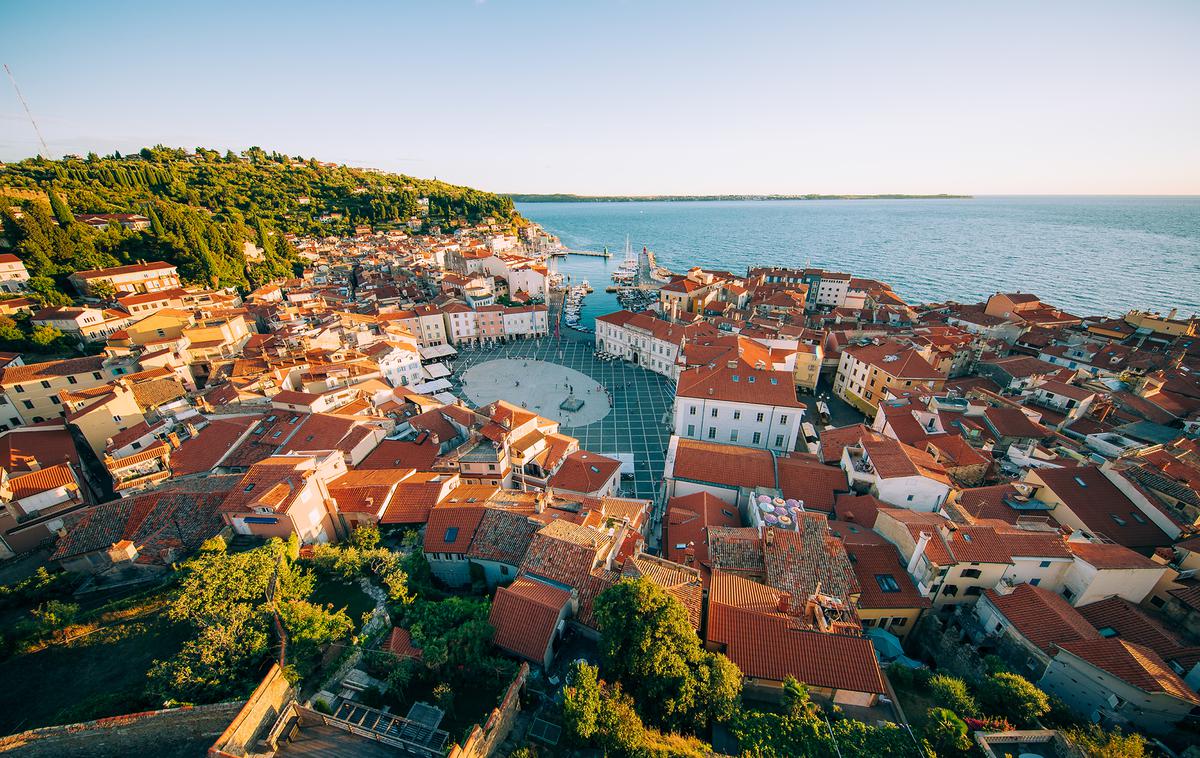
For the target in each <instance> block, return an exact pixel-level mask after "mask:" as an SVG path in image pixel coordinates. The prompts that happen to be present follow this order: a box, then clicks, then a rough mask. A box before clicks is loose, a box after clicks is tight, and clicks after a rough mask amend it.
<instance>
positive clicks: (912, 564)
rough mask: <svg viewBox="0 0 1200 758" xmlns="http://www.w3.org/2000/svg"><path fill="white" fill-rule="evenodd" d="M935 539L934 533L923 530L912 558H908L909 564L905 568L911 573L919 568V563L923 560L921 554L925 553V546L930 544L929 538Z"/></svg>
mask: <svg viewBox="0 0 1200 758" xmlns="http://www.w3.org/2000/svg"><path fill="white" fill-rule="evenodd" d="M931 539H933V535H932V534H930V533H929V532H921V535H920V537H919V538H918V539H917V546H916V547H915V548H913V554H912V558H909V559H908V566H907V567H906V568H905V570H906V571H908V573H909V574H912V573H913V572H915V571H916V570H917V565H918V564H919V563H920V561H921V556H922V555H924V554H925V548H926V547H927V546H928V545H929V540H931Z"/></svg>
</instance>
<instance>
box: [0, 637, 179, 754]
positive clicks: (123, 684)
mask: <svg viewBox="0 0 1200 758" xmlns="http://www.w3.org/2000/svg"><path fill="white" fill-rule="evenodd" d="M186 638H187V629H186V628H184V627H182V626H180V625H177V624H172V623H170V622H169V621H167V620H166V619H164V618H162V617H161V616H160V615H153V616H150V617H147V618H143V619H139V620H136V621H130V622H126V623H122V624H116V625H113V626H109V627H106V628H105V629H103V630H102V631H98V632H95V633H93V634H90V635H88V636H86V637H83V638H82V639H79V640H76V641H74V642H72V643H68V644H64V645H52V646H50V647H48V648H46V649H44V650H39V651H38V652H36V653H28V654H25V655H18V656H15V657H13V658H10V659H8V660H6V661H3V662H0V681H2V682H6V683H7V684H8V686H7V687H3V688H0V734H12V733H15V732H20V731H24V730H26V729H33V728H35V727H39V726H50V725H53V724H70V723H74V722H77V721H87V720H89V719H95V718H101V717H103V716H116V715H120V714H123V713H133V712H136V711H140V710H148V709H153V708H160V707H162V704H161V703H157V702H154V701H152V700H151V699H149V698H147V696H146V694H145V687H146V672H147V671H149V670H150V666H151V665H152V663H153V662H154V660H155V659H157V658H167V657H170V656H172V655H174V654H175V653H176V652H177V651H178V650H179V648H180V647H181V646H182V645H183V641H184V640H185V639H186Z"/></svg>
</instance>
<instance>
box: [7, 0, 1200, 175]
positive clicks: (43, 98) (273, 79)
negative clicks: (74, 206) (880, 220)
mask: <svg viewBox="0 0 1200 758" xmlns="http://www.w3.org/2000/svg"><path fill="white" fill-rule="evenodd" d="M1197 40H1200V2H1198V1H1197V0H1180V1H1178V2H1156V1H1154V0H1138V2H1105V1H1104V0H1087V1H1086V2H1070V1H1067V0H1062V1H1056V2H1044V1H1037V2H1023V1H1022V0H1012V1H1007V0H1006V2H1002V3H984V2H961V1H957V2H939V1H937V0H927V1H924V2H903V1H901V0H892V1H890V2H871V0H863V1H862V2H854V3H848V2H829V3H822V2H804V1H803V0H782V1H780V2H765V1H764V2H756V1H755V0H737V1H736V2H735V1H732V0H731V1H730V2H706V1H704V0H692V1H690V2H674V1H669V0H662V1H658V2H656V1H654V0H645V1H641V2H638V1H635V0H626V1H625V2H621V1H619V0H611V1H609V0H545V1H544V2H543V1H541V0H527V1H521V0H425V1H424V2H406V1H393V2H378V3H371V2H353V1H351V2H342V3H329V2H321V3H316V2H313V3H309V2H305V1H304V0H293V1H291V2H260V1H259V0H253V1H252V2H246V1H245V0H243V1H242V2H237V3H234V2H225V1H224V0H206V1H205V2H185V0H179V1H178V2H175V1H172V2H161V0H159V1H156V2H94V1H89V2H82V1H79V2H56V1H55V0H38V2H22V1H21V0H0V61H2V62H4V63H7V64H8V65H9V67H10V68H11V69H12V72H13V74H14V75H15V77H16V80H17V83H18V85H19V86H20V88H21V91H22V92H23V94H24V96H25V99H26V101H27V102H28V104H29V107H30V109H31V110H32V111H33V114H34V117H35V118H36V119H37V121H38V123H39V125H40V126H41V130H42V132H43V134H44V136H45V139H46V142H47V144H48V145H49V152H50V154H51V155H52V156H54V157H58V156H61V155H63V154H65V153H78V154H85V153H87V152H89V151H95V152H97V153H101V154H106V153H110V152H112V151H113V150H119V151H122V152H128V151H134V150H137V149H138V148H140V147H142V146H144V145H152V144H159V143H161V144H165V145H171V146H183V147H195V146H198V145H199V146H204V147H209V148H215V149H219V150H225V149H230V148H232V149H234V150H242V149H244V148H246V147H249V146H252V145H259V146H261V147H263V148H265V149H267V150H268V151H270V150H278V151H281V152H285V153H288V154H291V155H303V156H305V157H308V156H315V157H317V158H318V159H320V160H330V161H338V162H342V163H347V164H350V165H356V166H371V167H377V168H382V169H387V170H392V171H398V172H402V173H407V174H411V175H414V176H422V177H437V178H439V179H444V180H447V181H451V182H455V183H459V184H468V185H471V186H475V187H479V188H481V189H487V190H492V191H497V192H524V193H535V192H571V193H579V194H638V195H643V194H693V195H695V194H724V193H862V194H867V193H892V192H897V193H938V192H948V193H963V194H1200V44H1198V43H1197ZM39 151H40V146H39V143H38V141H37V138H36V136H35V134H34V131H33V128H32V126H31V125H30V123H29V121H28V119H27V117H26V116H25V113H24V111H23V109H22V107H21V105H20V102H19V100H18V99H17V97H16V94H15V93H14V91H13V87H12V85H11V83H10V82H9V81H7V80H5V81H3V82H0V160H5V161H10V160H17V159H21V158H25V157H29V156H32V155H35V154H37V153H38V152H39Z"/></svg>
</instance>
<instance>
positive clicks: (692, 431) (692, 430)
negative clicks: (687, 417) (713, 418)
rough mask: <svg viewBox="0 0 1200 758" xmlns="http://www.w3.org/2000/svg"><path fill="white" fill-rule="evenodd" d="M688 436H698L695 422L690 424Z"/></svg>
mask: <svg viewBox="0 0 1200 758" xmlns="http://www.w3.org/2000/svg"><path fill="white" fill-rule="evenodd" d="M687 436H689V437H695V436H696V425H695V424H688V433H687Z"/></svg>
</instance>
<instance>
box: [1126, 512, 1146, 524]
mask: <svg viewBox="0 0 1200 758" xmlns="http://www.w3.org/2000/svg"><path fill="white" fill-rule="evenodd" d="M1129 515H1130V516H1133V520H1134V521H1136V522H1138V523H1139V524H1144V523H1146V517H1145V516H1143V515H1142V514H1140V513H1138V512H1137V511H1130V512H1129Z"/></svg>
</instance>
